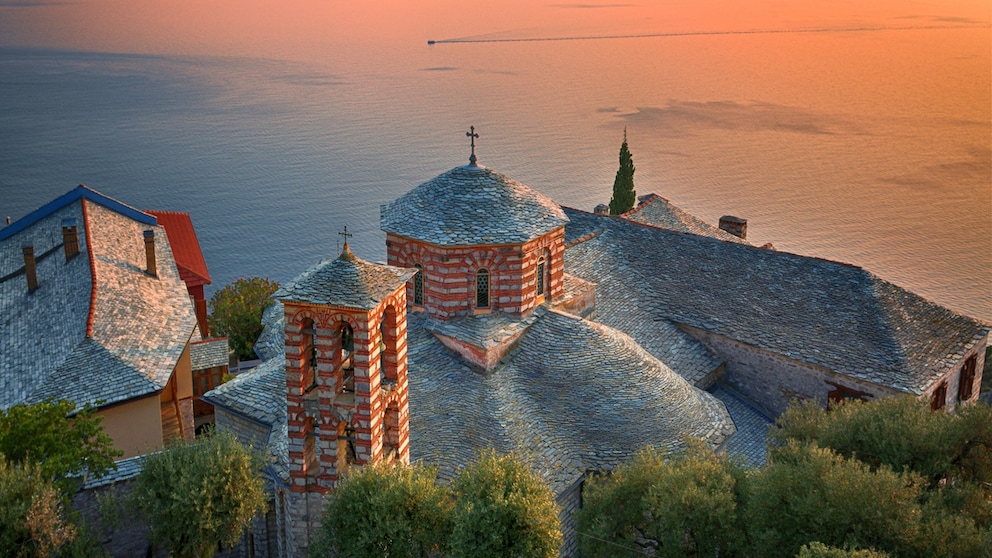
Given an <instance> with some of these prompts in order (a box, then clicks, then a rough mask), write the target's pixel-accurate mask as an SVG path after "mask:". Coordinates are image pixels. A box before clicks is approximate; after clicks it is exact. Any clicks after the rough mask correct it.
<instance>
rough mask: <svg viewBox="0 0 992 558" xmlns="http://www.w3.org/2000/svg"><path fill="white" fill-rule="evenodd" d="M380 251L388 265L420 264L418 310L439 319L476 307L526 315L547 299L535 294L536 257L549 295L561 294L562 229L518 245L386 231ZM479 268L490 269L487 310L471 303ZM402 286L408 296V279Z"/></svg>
mask: <svg viewBox="0 0 992 558" xmlns="http://www.w3.org/2000/svg"><path fill="white" fill-rule="evenodd" d="M386 254H387V259H388V263H389V264H390V265H396V266H400V267H414V265H420V266H421V267H422V268H423V274H424V309H425V310H426V311H427V312H428V313H429V314H430V315H431V316H433V317H435V318H438V319H442V320H446V319H451V318H456V317H459V316H465V315H469V314H471V313H474V312H480V311H499V312H502V313H504V314H510V315H515V316H526V315H528V314H529V313H530V312H531V311H532V310H533V309H534V308H535V307H536V306H537V305H539V304H541V303H543V302H545V300H546V299H547V297H546V296H542V297H538V295H537V269H538V262H539V259H540V258H541V257H542V256H543V257H544V258H545V260H546V263H545V266H546V274H547V278H546V283H547V284H546V292H547V293H548V294H550V298H551V299H554V298H556V297H559V296H561V295H562V294H563V293H564V273H565V265H564V254H565V230H564V228H558V229H555V230H553V231H551V232H549V233H547V234H545V235H543V236H540V237H538V238H536V239H534V240H531V241H528V242H526V243H523V244H512V245H477V246H438V245H436V244H430V243H428V242H423V241H420V240H416V239H413V238H407V237H401V236H398V235H395V234H391V233H387V234H386ZM480 269H486V270H488V271H489V274H490V283H491V284H490V294H489V301H490V303H489V308H488V309H484V308H479V307H477V305H476V291H475V277H476V273H477V272H478V271H479V270H480ZM407 288H408V289H409V292H408V293H407V298H408V300H413V290H412V289H413V281H410V283H409V285H408V286H407Z"/></svg>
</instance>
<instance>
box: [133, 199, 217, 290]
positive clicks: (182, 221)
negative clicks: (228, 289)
mask: <svg viewBox="0 0 992 558" xmlns="http://www.w3.org/2000/svg"><path fill="white" fill-rule="evenodd" d="M145 213H148V214H150V215H154V216H155V218H156V219H158V224H159V225H162V226H163V227H165V235H166V236H167V237H169V246H171V247H172V255H173V256H174V257H175V258H176V267H178V268H179V276H180V277H181V278H182V280H183V281H185V282H186V284H187V285H189V286H196V285H209V284H210V272H209V271H207V262H206V261H204V260H203V252H201V251H200V241H199V240H197V239H196V231H195V230H193V221H191V220H190V218H189V213H181V212H179V211H146V212H145Z"/></svg>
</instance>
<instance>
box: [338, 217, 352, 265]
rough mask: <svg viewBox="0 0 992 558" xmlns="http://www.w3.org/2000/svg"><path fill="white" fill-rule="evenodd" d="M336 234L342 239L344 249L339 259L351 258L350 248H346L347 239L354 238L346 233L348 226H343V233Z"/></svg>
mask: <svg viewBox="0 0 992 558" xmlns="http://www.w3.org/2000/svg"><path fill="white" fill-rule="evenodd" d="M338 234H339V235H341V236H343V237H344V248H343V249H342V250H341V257H343V258H349V257H352V256H351V248H349V247H348V239H349V238H351V237H353V236H355V235H353V234H351V233H350V232H348V225H345V226H344V231H342V232H339V233H338Z"/></svg>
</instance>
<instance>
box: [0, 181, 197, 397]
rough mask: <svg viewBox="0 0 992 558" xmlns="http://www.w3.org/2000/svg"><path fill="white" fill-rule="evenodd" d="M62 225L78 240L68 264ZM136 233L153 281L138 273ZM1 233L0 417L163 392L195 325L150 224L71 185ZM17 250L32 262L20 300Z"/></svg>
mask: <svg viewBox="0 0 992 558" xmlns="http://www.w3.org/2000/svg"><path fill="white" fill-rule="evenodd" d="M64 219H73V220H75V222H76V224H77V232H78V238H79V250H80V251H79V255H77V256H76V257H74V258H72V259H70V260H68V261H66V259H65V256H64V253H63V250H62V231H61V228H62V222H63V220H64ZM146 230H153V231H155V233H156V234H155V251H156V260H157V271H158V276H157V277H151V276H149V275H148V274H146V273H145V267H146V262H145V248H144V240H143V237H142V235H143V233H144V231H146ZM2 232H3V235H2V238H0V277H5V278H7V279H6V280H3V281H0V316H3V317H4V319H3V320H2V321H0V408H5V407H9V406H11V405H14V404H17V403H21V402H25V401H26V402H33V401H38V400H41V399H44V398H46V397H55V398H62V399H70V400H73V401H75V402H76V403H77V404H79V405H83V404H86V403H101V404H113V403H117V402H122V401H126V400H128V399H133V398H136V397H143V396H147V395H151V394H154V393H156V392H158V391H161V390H162V389H163V388H164V387H165V385H166V383H167V382H168V380H169V378H170V377H171V375H172V372H173V370H174V369H175V367H176V364H177V363H178V361H179V359H180V357H181V356H182V354H183V351H184V350H185V348H186V346H187V344H188V342H189V339H190V336H191V335H192V334H193V332H194V330H195V325H196V317H195V315H194V313H193V308H192V304H191V303H190V301H189V295H188V293H187V290H186V286H185V285H184V284H183V282H182V281H181V280H180V278H179V274H178V272H177V271H176V266H175V262H174V261H173V258H172V252H171V250H170V249H169V242H168V239H167V237H166V234H165V230H164V229H163V228H161V227H159V226H157V225H156V220H155V217H153V216H151V215H148V214H146V213H143V212H140V211H138V210H136V209H134V208H131V207H129V206H127V205H124V204H122V203H120V202H118V201H116V200H113V199H111V198H108V197H106V196H104V195H102V194H99V193H98V192H95V191H93V190H90V189H88V188H85V187H82V186H81V187H79V188H76V189H74V190H72V191H70V192H69V193H67V194H66V195H63V196H61V197H60V198H58V199H56V200H54V201H53V202H50V203H48V204H46V205H45V206H43V207H42V208H40V209H39V210H36V211H34V212H32V213H31V214H29V215H28V216H27V217H25V218H24V219H21V220H19V221H18V222H17V223H15V224H14V225H11V226H10V227H7V228H6V229H3V231H2ZM24 243H28V244H32V245H33V246H34V248H35V254H40V255H41V257H39V258H37V260H36V262H37V263H36V267H37V276H38V284H39V286H38V288H37V289H36V290H35V291H33V292H30V293H29V292H28V290H27V285H26V282H25V280H24V277H23V271H21V273H20V274H18V271H19V270H23V266H24V261H23V257H22V254H21V245H22V244H24Z"/></svg>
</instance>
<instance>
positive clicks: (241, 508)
mask: <svg viewBox="0 0 992 558" xmlns="http://www.w3.org/2000/svg"><path fill="white" fill-rule="evenodd" d="M262 466H263V459H262V457H261V456H260V455H258V454H256V453H254V452H253V451H251V449H249V448H247V447H245V446H243V445H241V444H240V443H239V442H238V441H237V440H235V439H234V437H233V436H232V435H231V434H229V433H226V432H216V433H211V434H209V435H207V436H204V437H200V438H198V439H197V441H196V442H194V443H192V444H178V445H173V446H171V447H170V448H169V449H167V450H165V451H163V452H161V453H157V454H153V455H149V456H148V459H147V460H146V461H145V465H144V468H143V469H142V472H141V474H140V475H138V478H137V480H136V482H135V487H134V492H133V493H132V497H133V499H134V503H135V504H136V505H137V508H138V509H139V510H140V511H141V513H142V514H143V515H144V516H145V517H146V519H147V520H148V525H149V528H150V536H151V539H152V542H153V543H155V544H163V545H164V546H166V547H167V548H168V550H169V551H170V552H171V553H172V554H175V555H178V556H203V557H209V556H211V555H212V554H213V553H214V551H215V550H216V549H217V546H218V544H221V545H224V546H231V545H233V544H235V543H236V542H237V541H238V538H239V537H240V536H241V533H242V532H243V531H244V529H245V528H246V527H247V526H248V523H249V522H250V521H251V519H252V517H254V515H255V513H256V512H258V511H259V510H261V509H262V507H263V506H264V504H265V493H264V487H263V482H262V477H261V469H262Z"/></svg>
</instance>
